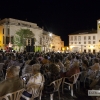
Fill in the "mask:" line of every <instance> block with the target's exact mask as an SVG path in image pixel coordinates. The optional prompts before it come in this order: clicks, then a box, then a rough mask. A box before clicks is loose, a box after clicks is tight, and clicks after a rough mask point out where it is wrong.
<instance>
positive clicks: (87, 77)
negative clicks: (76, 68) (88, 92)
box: [84, 70, 99, 88]
mask: <svg viewBox="0 0 100 100" xmlns="http://www.w3.org/2000/svg"><path fill="white" fill-rule="evenodd" d="M98 72H99V71H97V70H96V71H94V72H92V74H91V75H92V76H93V77H91V75H90V76H89V75H88V72H87V75H86V77H85V79H84V88H85V87H86V86H85V83H86V79H88V80H89V85H90V84H91V82H90V81H93V80H94V79H95V78H96V76H97V74H98Z"/></svg>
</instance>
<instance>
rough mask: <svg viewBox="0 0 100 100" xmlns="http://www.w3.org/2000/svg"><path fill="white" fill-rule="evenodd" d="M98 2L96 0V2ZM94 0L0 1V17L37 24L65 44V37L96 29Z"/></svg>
mask: <svg viewBox="0 0 100 100" xmlns="http://www.w3.org/2000/svg"><path fill="white" fill-rule="evenodd" d="M98 1H99V0H98ZM98 1H97V0H32V1H30V0H2V1H0V18H1V19H3V18H16V19H20V20H26V19H27V21H30V22H34V23H37V24H38V26H40V27H42V26H43V27H44V29H45V30H46V31H50V32H52V33H54V34H57V35H60V36H61V38H62V40H64V42H65V45H68V34H71V33H73V32H76V31H79V30H87V29H92V28H94V29H96V27H97V26H96V25H97V24H96V21H97V19H99V18H100V3H99V2H98Z"/></svg>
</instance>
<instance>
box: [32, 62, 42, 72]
mask: <svg viewBox="0 0 100 100" xmlns="http://www.w3.org/2000/svg"><path fill="white" fill-rule="evenodd" d="M40 68H41V66H40V64H33V65H32V71H38V72H39V71H40Z"/></svg>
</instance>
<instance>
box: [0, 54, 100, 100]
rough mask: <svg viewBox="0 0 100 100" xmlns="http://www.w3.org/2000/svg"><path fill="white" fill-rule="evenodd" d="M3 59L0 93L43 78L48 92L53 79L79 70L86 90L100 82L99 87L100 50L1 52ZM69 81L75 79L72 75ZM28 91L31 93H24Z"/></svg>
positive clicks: (8, 91) (45, 89) (0, 60)
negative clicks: (93, 51) (79, 51)
mask: <svg viewBox="0 0 100 100" xmlns="http://www.w3.org/2000/svg"><path fill="white" fill-rule="evenodd" d="M0 63H3V69H2V72H3V74H0V75H1V76H0V97H1V96H4V95H5V94H7V93H11V92H14V91H17V90H19V89H22V88H25V89H26V90H27V88H29V87H30V86H31V85H34V84H40V83H41V82H44V89H43V95H45V94H46V92H50V93H51V92H52V91H53V88H54V87H53V86H49V84H50V83H51V82H52V81H54V80H56V79H59V78H63V77H71V76H72V75H74V74H76V73H79V72H81V75H80V76H79V78H78V80H80V82H81V86H83V85H84V84H85V85H86V86H85V87H84V88H85V89H86V90H89V89H95V88H97V86H98V88H97V89H99V80H100V74H99V70H100V53H96V54H93V53H78V52H76V53H54V52H48V53H44V52H33V53H28V52H20V53H18V52H5V53H4V52H1V53H0ZM0 67H1V66H0ZM0 73H1V72H0ZM2 77H3V78H2ZM84 80H85V81H84ZM66 81H67V82H70V83H72V82H73V78H68V79H67V80H66ZM26 94H31V93H30V92H28V91H26V93H23V95H26ZM26 96H27V95H26ZM31 97H32V95H30V98H31ZM93 99H95V98H93ZM21 100H23V97H21Z"/></svg>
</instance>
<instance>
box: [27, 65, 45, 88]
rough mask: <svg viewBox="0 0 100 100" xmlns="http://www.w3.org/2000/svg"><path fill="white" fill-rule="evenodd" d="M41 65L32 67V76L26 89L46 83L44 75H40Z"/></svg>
mask: <svg viewBox="0 0 100 100" xmlns="http://www.w3.org/2000/svg"><path fill="white" fill-rule="evenodd" d="M40 68H41V66H40V64H33V65H32V74H33V75H32V76H31V77H30V79H29V81H28V83H27V85H26V87H28V86H31V85H34V84H41V83H42V82H44V77H43V75H42V74H41V73H40Z"/></svg>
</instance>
